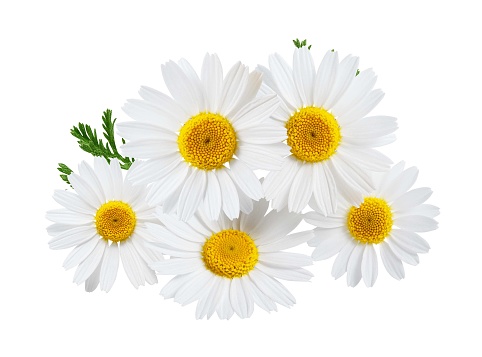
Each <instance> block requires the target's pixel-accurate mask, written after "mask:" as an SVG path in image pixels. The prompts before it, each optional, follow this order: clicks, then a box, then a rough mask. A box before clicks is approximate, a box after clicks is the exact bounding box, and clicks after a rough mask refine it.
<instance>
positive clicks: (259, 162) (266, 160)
mask: <svg viewBox="0 0 482 357" xmlns="http://www.w3.org/2000/svg"><path fill="white" fill-rule="evenodd" d="M289 152H290V149H289V147H288V145H286V144H285V143H278V144H266V145H256V144H249V143H239V145H238V146H237V148H236V156H237V157H238V158H239V160H241V161H243V162H244V163H246V164H247V165H248V166H249V167H250V168H251V169H252V170H256V169H261V170H279V169H281V167H282V165H283V161H284V160H283V158H284V157H285V156H286V155H288V154H289Z"/></svg>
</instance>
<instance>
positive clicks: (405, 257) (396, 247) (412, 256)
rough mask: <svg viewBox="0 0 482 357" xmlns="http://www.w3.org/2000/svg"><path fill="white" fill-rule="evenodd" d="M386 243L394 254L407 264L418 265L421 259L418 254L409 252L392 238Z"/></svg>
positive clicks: (386, 240)
mask: <svg viewBox="0 0 482 357" xmlns="http://www.w3.org/2000/svg"><path fill="white" fill-rule="evenodd" d="M384 242H385V243H387V244H388V246H389V247H390V249H391V250H392V252H393V253H394V254H395V255H396V256H397V257H398V258H399V259H401V260H402V261H404V262H405V263H407V264H410V265H417V264H418V263H419V258H418V255H417V254H416V253H413V252H411V251H409V250H407V249H406V248H405V247H403V246H402V245H400V244H399V243H397V241H396V240H394V239H393V238H392V237H388V238H386V239H385V240H384Z"/></svg>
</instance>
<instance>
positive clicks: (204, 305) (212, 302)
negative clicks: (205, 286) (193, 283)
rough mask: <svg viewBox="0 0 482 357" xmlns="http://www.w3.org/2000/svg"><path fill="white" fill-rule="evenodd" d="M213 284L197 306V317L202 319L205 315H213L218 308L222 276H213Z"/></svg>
mask: <svg viewBox="0 0 482 357" xmlns="http://www.w3.org/2000/svg"><path fill="white" fill-rule="evenodd" d="M211 280H212V283H211V284H212V285H211V286H210V289H209V291H206V293H205V295H203V296H202V297H201V298H200V299H199V302H198V304H197V306H196V319H202V318H203V317H204V316H206V315H207V316H208V319H209V318H210V317H211V316H212V314H213V313H214V311H215V310H216V305H217V304H218V300H219V287H220V285H221V281H222V278H220V277H218V276H213V278H212V279H211Z"/></svg>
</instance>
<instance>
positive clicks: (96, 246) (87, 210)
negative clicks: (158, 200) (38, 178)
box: [47, 157, 162, 291]
mask: <svg viewBox="0 0 482 357" xmlns="http://www.w3.org/2000/svg"><path fill="white" fill-rule="evenodd" d="M121 171H122V170H121V169H120V167H119V162H118V161H117V160H112V161H111V163H110V165H109V164H108V163H107V161H106V160H104V159H103V158H99V157H96V158H94V168H92V167H91V166H89V165H88V164H87V163H85V162H82V163H81V164H80V165H79V174H78V175H77V174H75V173H72V174H70V175H69V177H68V178H69V181H70V183H71V185H72V187H73V188H74V190H75V193H74V192H69V191H61V190H56V191H55V193H54V196H53V198H54V200H55V201H57V202H58V203H59V204H61V205H62V206H63V207H64V208H61V209H56V210H51V211H48V212H47V219H49V220H50V221H53V222H55V223H54V224H52V225H50V226H49V227H48V228H47V231H48V233H49V234H50V235H51V236H52V237H53V238H52V239H51V240H50V242H49V246H50V248H52V249H66V248H72V247H75V248H74V249H73V250H72V251H71V253H70V254H69V255H68V256H67V258H66V259H65V261H64V264H63V266H64V268H65V269H70V268H73V267H75V266H78V267H77V270H76V271H75V274H74V283H77V284H81V283H83V282H85V290H86V291H94V290H95V289H96V288H97V286H98V285H99V282H100V289H101V290H104V291H109V290H110V289H111V288H112V286H113V284H114V281H115V279H116V276H117V269H118V267H119V256H120V259H121V260H122V265H123V266H124V270H125V272H126V274H127V277H128V278H129V280H130V281H131V283H132V285H134V287H136V288H138V287H139V286H140V285H144V282H147V283H149V284H154V283H156V282H157V277H156V274H155V272H154V271H153V270H152V269H151V268H149V266H148V264H149V263H151V262H152V261H157V260H160V259H162V255H161V254H159V253H158V252H151V251H149V249H146V248H145V247H144V241H145V240H146V238H145V237H146V226H145V225H146V222H148V221H155V220H154V219H153V209H152V208H150V207H149V206H148V205H147V204H146V189H145V187H144V186H140V185H139V186H132V184H131V183H130V182H129V181H128V180H127V179H125V178H123V175H122V172H121ZM127 176H128V174H127Z"/></svg>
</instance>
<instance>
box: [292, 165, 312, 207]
mask: <svg viewBox="0 0 482 357" xmlns="http://www.w3.org/2000/svg"><path fill="white" fill-rule="evenodd" d="M312 177H313V165H312V164H302V165H301V166H300V168H299V170H298V173H297V174H296V176H295V178H294V180H293V183H292V185H291V188H290V193H289V197H288V210H289V211H290V212H298V213H299V212H301V211H302V210H303V209H304V208H305V207H306V206H307V205H308V202H309V201H310V198H311V196H312V194H313V179H312Z"/></svg>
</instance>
